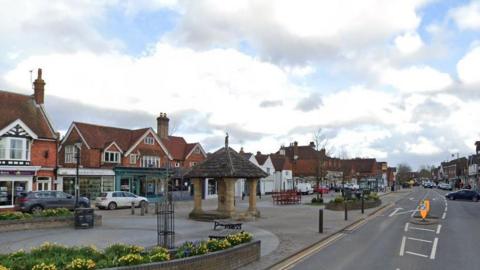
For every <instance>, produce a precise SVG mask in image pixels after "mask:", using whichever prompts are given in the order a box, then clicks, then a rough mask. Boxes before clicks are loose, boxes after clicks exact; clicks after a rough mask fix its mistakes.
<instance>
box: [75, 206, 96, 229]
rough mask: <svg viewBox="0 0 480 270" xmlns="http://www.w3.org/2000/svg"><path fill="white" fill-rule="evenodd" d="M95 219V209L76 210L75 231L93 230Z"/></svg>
mask: <svg viewBox="0 0 480 270" xmlns="http://www.w3.org/2000/svg"><path fill="white" fill-rule="evenodd" d="M94 218H95V217H94V211H93V208H77V209H75V229H90V228H93V222H94Z"/></svg>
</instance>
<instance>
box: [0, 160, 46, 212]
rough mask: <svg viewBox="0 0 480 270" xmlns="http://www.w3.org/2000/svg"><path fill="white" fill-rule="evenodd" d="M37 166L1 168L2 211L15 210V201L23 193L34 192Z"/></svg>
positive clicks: (0, 199)
mask: <svg viewBox="0 0 480 270" xmlns="http://www.w3.org/2000/svg"><path fill="white" fill-rule="evenodd" d="M39 168H40V167H36V166H21V167H13V166H12V167H10V166H8V167H7V166H5V167H3V166H0V210H1V209H5V208H13V207H14V206H15V200H16V198H17V197H18V196H19V195H20V193H22V192H28V191H31V190H32V187H33V180H34V179H35V175H36V173H37V170H38V169H39Z"/></svg>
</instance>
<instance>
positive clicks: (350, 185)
mask: <svg viewBox="0 0 480 270" xmlns="http://www.w3.org/2000/svg"><path fill="white" fill-rule="evenodd" d="M344 189H349V190H353V191H355V190H359V189H360V186H359V185H357V184H345V185H344Z"/></svg>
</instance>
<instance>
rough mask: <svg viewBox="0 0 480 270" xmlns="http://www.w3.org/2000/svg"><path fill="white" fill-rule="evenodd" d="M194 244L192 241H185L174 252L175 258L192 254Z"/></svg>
mask: <svg viewBox="0 0 480 270" xmlns="http://www.w3.org/2000/svg"><path fill="white" fill-rule="evenodd" d="M194 248H195V245H194V244H193V243H192V242H185V243H183V244H182V245H181V246H180V247H178V249H177V252H176V253H175V258H185V257H190V256H192V252H193V249H194Z"/></svg>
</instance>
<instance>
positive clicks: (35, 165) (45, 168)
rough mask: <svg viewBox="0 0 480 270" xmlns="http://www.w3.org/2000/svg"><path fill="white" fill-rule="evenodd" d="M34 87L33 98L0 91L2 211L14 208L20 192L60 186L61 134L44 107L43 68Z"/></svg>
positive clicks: (0, 207)
mask: <svg viewBox="0 0 480 270" xmlns="http://www.w3.org/2000/svg"><path fill="white" fill-rule="evenodd" d="M33 88H34V93H33V95H22V94H16V93H12V92H6V91H0V210H1V209H8V208H12V207H13V206H14V204H15V199H16V197H17V196H18V195H19V193H21V192H25V191H31V190H52V189H53V190H54V189H57V187H58V186H57V181H56V177H55V167H56V162H57V145H58V134H57V133H56V132H55V130H54V128H53V126H52V123H51V121H50V120H49V118H48V115H47V113H46V110H45V107H44V99H45V96H44V95H45V81H44V80H43V79H42V70H41V69H39V70H38V74H37V78H36V80H35V81H34V83H33Z"/></svg>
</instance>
